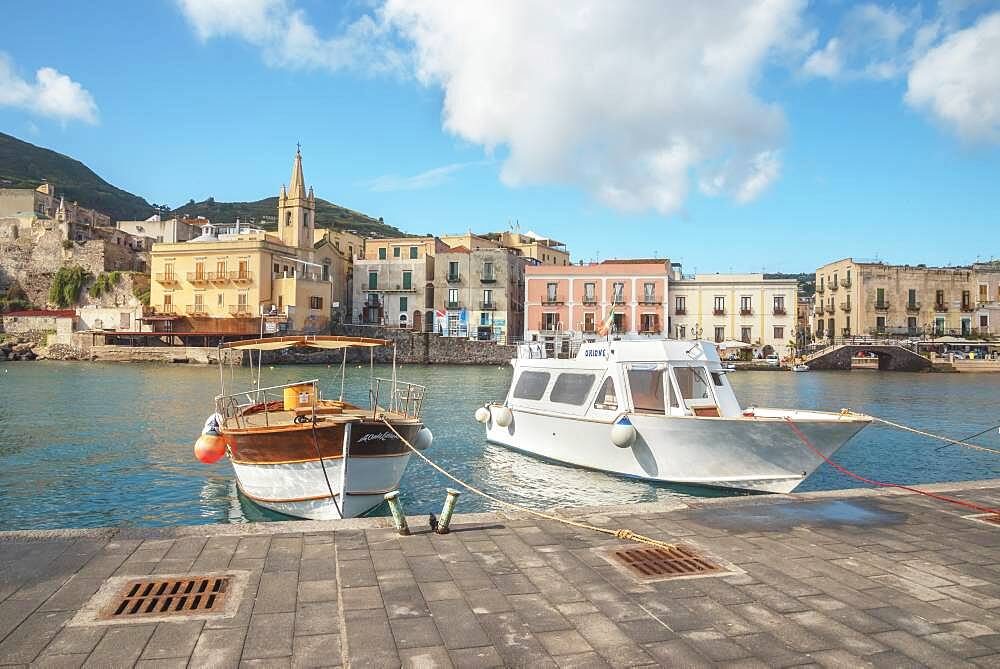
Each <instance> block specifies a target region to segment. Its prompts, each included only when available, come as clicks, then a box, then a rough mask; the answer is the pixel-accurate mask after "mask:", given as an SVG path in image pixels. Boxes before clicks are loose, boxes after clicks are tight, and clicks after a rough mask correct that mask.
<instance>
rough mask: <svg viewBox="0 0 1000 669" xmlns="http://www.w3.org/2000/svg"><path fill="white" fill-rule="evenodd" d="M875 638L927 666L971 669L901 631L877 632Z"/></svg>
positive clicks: (967, 665)
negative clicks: (966, 668)
mask: <svg viewBox="0 0 1000 669" xmlns="http://www.w3.org/2000/svg"><path fill="white" fill-rule="evenodd" d="M875 638H876V639H878V640H879V641H880V642H882V643H884V644H885V645H887V646H891V647H893V648H895V649H896V650H898V651H899V652H900V653H903V654H904V655H906V656H907V657H909V658H912V659H914V660H916V661H917V662H920V663H922V664H925V665H928V666H941V667H945V666H947V667H956V668H958V667H971V666H972V665H971V664H969V663H968V662H965V661H963V660H961V659H959V658H958V657H956V656H954V655H951V654H949V653H947V652H945V651H943V650H941V649H940V648H938V647H937V646H935V645H933V644H931V643H928V642H927V641H925V640H923V639H919V638H917V637H915V636H913V635H912V634H909V633H907V632H903V631H896V632H879V633H878V634H876V635H875Z"/></svg>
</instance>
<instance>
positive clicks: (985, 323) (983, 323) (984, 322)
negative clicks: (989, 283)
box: [914, 314, 990, 332]
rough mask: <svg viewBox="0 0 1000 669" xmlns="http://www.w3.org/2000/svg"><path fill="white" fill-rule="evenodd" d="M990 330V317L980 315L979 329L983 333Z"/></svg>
mask: <svg viewBox="0 0 1000 669" xmlns="http://www.w3.org/2000/svg"><path fill="white" fill-rule="evenodd" d="M914 320H916V319H914ZM989 328H990V317H989V316H988V315H986V314H980V315H979V329H980V330H982V331H983V332H985V331H987V330H989Z"/></svg>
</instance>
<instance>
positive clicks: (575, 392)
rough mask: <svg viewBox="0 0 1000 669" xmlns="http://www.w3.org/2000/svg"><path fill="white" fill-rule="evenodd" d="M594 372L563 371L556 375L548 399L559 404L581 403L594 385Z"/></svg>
mask: <svg viewBox="0 0 1000 669" xmlns="http://www.w3.org/2000/svg"><path fill="white" fill-rule="evenodd" d="M594 378H595V376H594V374H573V373H570V372H563V373H562V374H560V375H559V376H557V377H556V382H555V383H554V384H553V385H552V392H551V393H549V399H550V400H552V401H553V402H559V403H560V404H575V405H576V406H581V405H583V403H584V402H586V401H587V397H588V396H589V395H590V389H591V388H592V387H593V386H594Z"/></svg>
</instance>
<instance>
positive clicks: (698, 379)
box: [674, 367, 712, 400]
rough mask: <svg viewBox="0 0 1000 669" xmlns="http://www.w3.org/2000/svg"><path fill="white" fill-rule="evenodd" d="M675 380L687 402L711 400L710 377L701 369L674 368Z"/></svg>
mask: <svg viewBox="0 0 1000 669" xmlns="http://www.w3.org/2000/svg"><path fill="white" fill-rule="evenodd" d="M674 378H676V379H677V388H678V390H680V393H681V397H683V398H684V399H686V400H710V399H712V391H711V390H710V389H709V384H708V377H707V376H706V375H705V370H704V369H702V368H701V367H674Z"/></svg>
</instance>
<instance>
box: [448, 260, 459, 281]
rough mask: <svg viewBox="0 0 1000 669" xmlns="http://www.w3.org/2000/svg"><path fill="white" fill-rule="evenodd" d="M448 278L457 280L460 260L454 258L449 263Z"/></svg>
mask: <svg viewBox="0 0 1000 669" xmlns="http://www.w3.org/2000/svg"><path fill="white" fill-rule="evenodd" d="M448 280H449V281H457V280H458V261H457V260H452V261H451V262H449V263H448Z"/></svg>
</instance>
